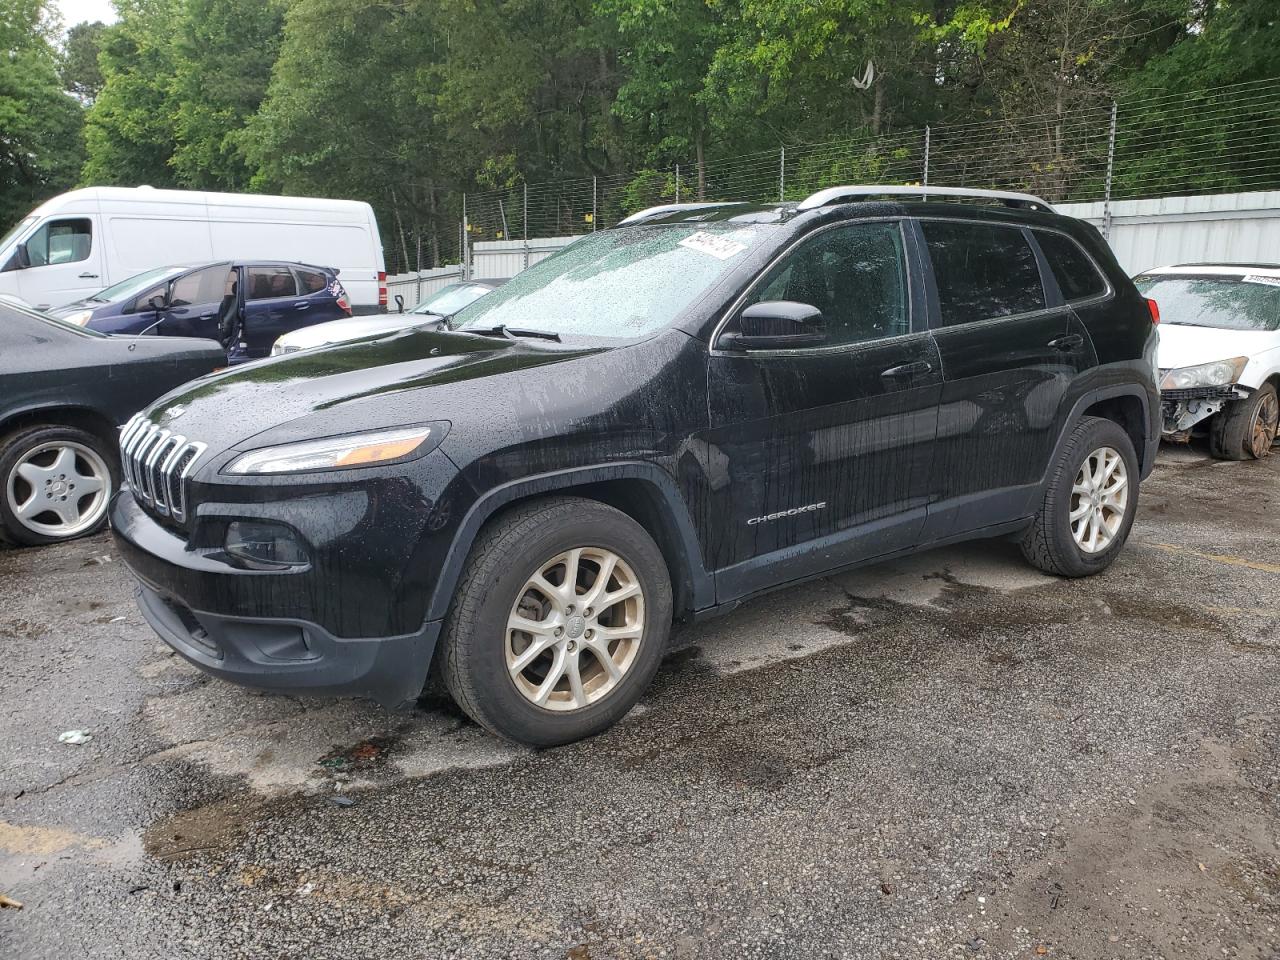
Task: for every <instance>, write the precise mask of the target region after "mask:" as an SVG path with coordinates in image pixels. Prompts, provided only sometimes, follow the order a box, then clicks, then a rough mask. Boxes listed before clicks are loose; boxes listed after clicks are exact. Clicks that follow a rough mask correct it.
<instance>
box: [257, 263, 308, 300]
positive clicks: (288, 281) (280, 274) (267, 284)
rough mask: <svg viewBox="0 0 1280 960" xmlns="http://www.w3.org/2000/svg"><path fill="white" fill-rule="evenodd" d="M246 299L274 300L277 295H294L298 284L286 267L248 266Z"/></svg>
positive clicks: (296, 292) (296, 293)
mask: <svg viewBox="0 0 1280 960" xmlns="http://www.w3.org/2000/svg"><path fill="white" fill-rule="evenodd" d="M248 274H249V279H248V283H249V295H248V297H247V298H246V299H248V300H274V299H276V298H277V297H296V296H297V295H298V284H297V282H296V281H295V280H294V279H293V271H292V270H290V269H289V268H288V267H284V266H280V267H274V266H259V267H250V268H249V269H248Z"/></svg>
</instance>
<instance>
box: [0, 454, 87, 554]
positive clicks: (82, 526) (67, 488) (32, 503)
mask: <svg viewBox="0 0 1280 960" xmlns="http://www.w3.org/2000/svg"><path fill="white" fill-rule="evenodd" d="M5 496H6V498H7V500H8V505H9V510H10V511H11V512H12V513H13V515H14V516H15V517H16V518H17V520H18V522H19V523H20V524H22V526H23V527H25V528H26V529H27V530H29V531H31V532H32V533H35V534H39V535H40V536H44V537H54V538H59V539H62V538H66V537H74V536H76V535H78V534H81V533H84V532H85V531H86V530H91V529H92V528H93V527H94V526H96V525H97V524H98V522H99V521H101V520H102V516H103V514H105V513H106V512H107V502H108V500H109V499H110V497H111V473H110V471H109V470H108V469H107V464H106V461H104V460H103V459H102V457H101V455H100V454H98V453H97V452H96V451H94V450H92V449H90V448H89V447H87V446H85V445H84V444H81V443H75V442H73V441H70V440H60V441H54V442H52V443H42V444H39V445H38V446H35V447H32V448H31V449H30V450H29V451H27V452H26V453H25V454H24V455H23V456H22V458H21V459H20V460H19V461H18V462H17V463H16V464H15V465H14V467H13V469H12V470H10V471H9V476H8V477H7V478H6V479H5Z"/></svg>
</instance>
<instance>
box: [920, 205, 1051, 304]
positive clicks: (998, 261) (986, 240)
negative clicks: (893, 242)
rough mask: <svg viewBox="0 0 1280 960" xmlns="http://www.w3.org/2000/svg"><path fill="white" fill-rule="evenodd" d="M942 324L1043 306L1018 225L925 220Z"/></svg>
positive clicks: (1033, 258) (1041, 286)
mask: <svg viewBox="0 0 1280 960" xmlns="http://www.w3.org/2000/svg"><path fill="white" fill-rule="evenodd" d="M921 227H922V228H923V230H924V238H925V243H926V245H927V246H928V248H929V257H930V259H931V260H932V261H933V275H934V278H935V280H936V281H937V285H938V306H939V309H940V311H941V315H942V316H941V319H942V326H944V327H951V326H955V325H956V324H959V323H971V322H973V321H975V320H989V319H991V318H993V317H1008V316H1013V315H1014V314H1019V313H1030V312H1032V311H1034V310H1043V309H1044V308H1045V305H1046V301H1045V295H1044V283H1043V282H1042V281H1041V279H1040V267H1039V265H1038V264H1037V262H1036V255H1035V252H1034V251H1033V250H1032V249H1031V244H1030V243H1028V242H1027V237H1026V235H1025V234H1024V233H1023V232H1022V230H1021V229H1020V228H1018V227H1003V226H996V225H992V224H986V223H954V222H950V221H945V220H925V221H923V222H922V223H921Z"/></svg>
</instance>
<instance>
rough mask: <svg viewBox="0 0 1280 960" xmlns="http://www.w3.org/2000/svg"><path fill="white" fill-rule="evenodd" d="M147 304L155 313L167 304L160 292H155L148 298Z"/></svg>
mask: <svg viewBox="0 0 1280 960" xmlns="http://www.w3.org/2000/svg"><path fill="white" fill-rule="evenodd" d="M147 306H149V307H150V308H151V309H152V310H154V311H156V313H159V312H160V311H161V310H163V309H164V308H165V307H167V306H168V304H167V303H166V302H165V299H164V297H163V296H162V295H161V294H158V293H157V294H156V295H155V296H154V297H152V298H151V299H150V300H148V301H147Z"/></svg>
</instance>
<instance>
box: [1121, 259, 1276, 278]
mask: <svg viewBox="0 0 1280 960" xmlns="http://www.w3.org/2000/svg"><path fill="white" fill-rule="evenodd" d="M1155 273H1160V274H1168V275H1171V276H1177V275H1179V274H1181V275H1183V276H1186V275H1188V274H1191V275H1195V276H1199V277H1204V276H1210V277H1245V276H1254V277H1259V276H1261V277H1277V278H1280V264H1274V263H1272V264H1267V263H1179V264H1174V265H1172V266H1168V267H1152V268H1151V269H1150V270H1143V271H1142V273H1141V275H1142V276H1144V277H1149V276H1151V275H1152V274H1155Z"/></svg>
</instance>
